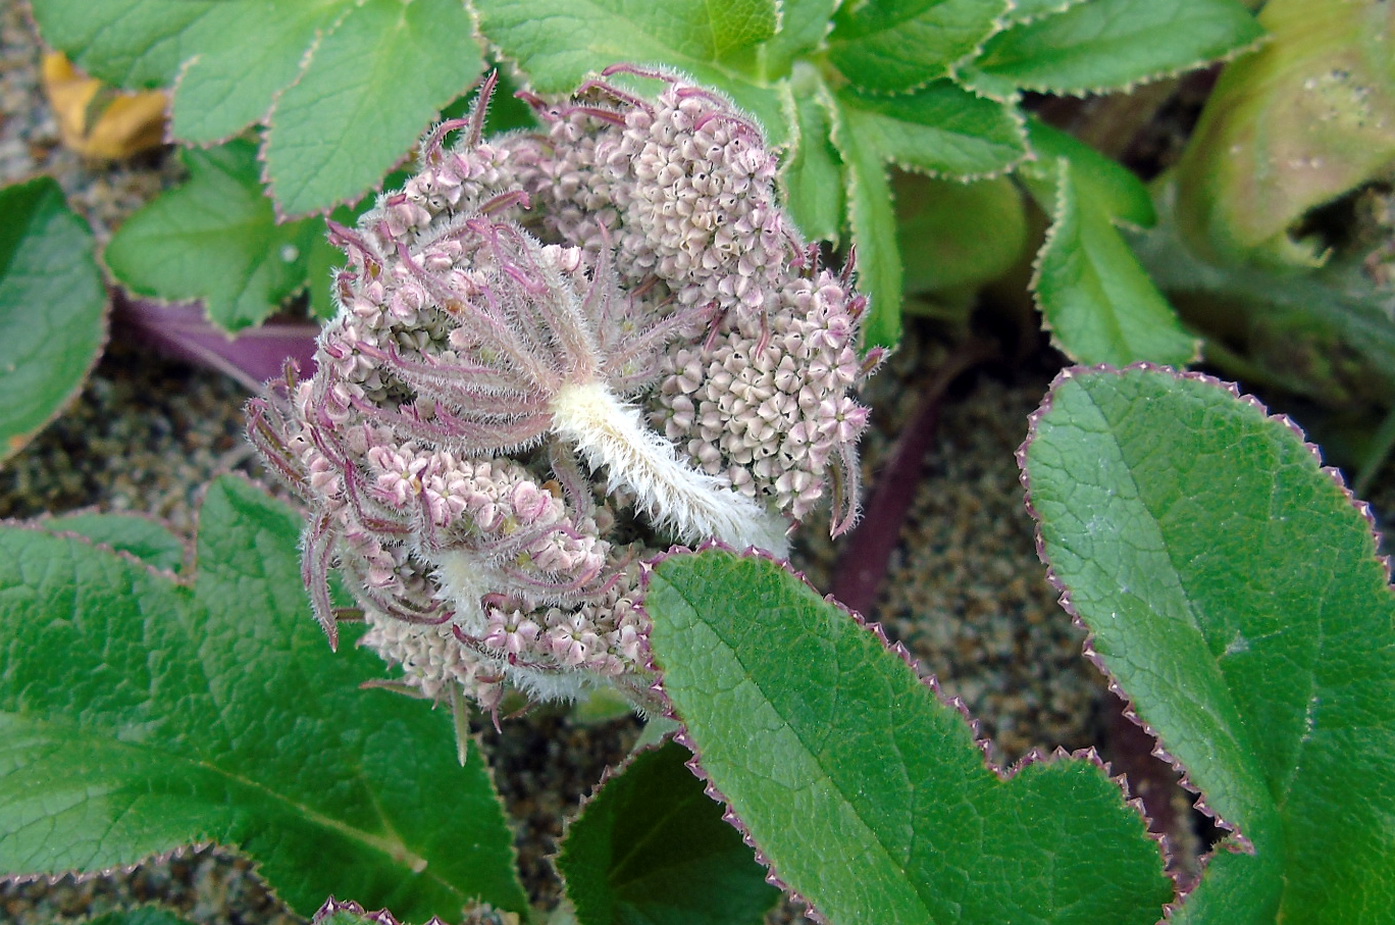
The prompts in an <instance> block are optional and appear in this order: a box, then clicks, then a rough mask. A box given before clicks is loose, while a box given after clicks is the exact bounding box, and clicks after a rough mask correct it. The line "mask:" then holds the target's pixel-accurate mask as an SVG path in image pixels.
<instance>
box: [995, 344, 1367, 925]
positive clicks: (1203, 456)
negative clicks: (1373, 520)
mask: <svg viewBox="0 0 1395 925" xmlns="http://www.w3.org/2000/svg"><path fill="white" fill-rule="evenodd" d="M1023 463H1024V466H1025V469H1026V472H1027V475H1028V478H1029V481H1030V495H1031V503H1032V507H1033V508H1034V511H1035V514H1036V516H1037V519H1038V522H1039V530H1040V535H1041V541H1042V548H1043V550H1044V555H1045V556H1046V557H1047V558H1048V559H1049V561H1050V566H1051V570H1052V572H1053V573H1054V575H1055V577H1056V579H1057V580H1059V581H1061V582H1062V583H1063V584H1064V586H1065V588H1066V591H1067V595H1068V599H1069V601H1070V605H1071V606H1072V608H1073V609H1075V610H1076V611H1077V612H1078V613H1079V615H1080V616H1081V618H1082V619H1084V621H1085V622H1086V624H1087V625H1088V626H1089V627H1090V630H1091V633H1092V639H1093V646H1094V649H1095V651H1096V652H1097V653H1098V654H1099V657H1100V658H1101V659H1102V661H1103V663H1104V666H1105V667H1106V668H1107V669H1108V670H1109V671H1110V673H1111V674H1112V675H1113V676H1114V679H1115V680H1116V681H1117V682H1118V684H1119V685H1120V686H1121V687H1122V688H1123V690H1124V691H1125V692H1126V694H1127V695H1128V696H1129V697H1130V698H1131V699H1132V701H1133V704H1134V708H1135V709H1136V710H1137V712H1138V713H1139V715H1140V716H1141V718H1142V719H1143V721H1145V722H1146V723H1147V724H1148V725H1149V727H1150V728H1152V729H1154V730H1156V731H1157V732H1158V734H1159V736H1160V738H1161V742H1162V745H1163V747H1164V748H1166V749H1167V750H1168V753H1169V754H1171V755H1172V756H1174V757H1176V758H1177V759H1178V760H1179V761H1180V762H1181V763H1182V764H1183V765H1184V766H1185V767H1186V768H1187V773H1188V777H1189V779H1190V781H1191V783H1192V784H1193V785H1194V786H1196V787H1197V788H1199V789H1200V791H1201V793H1202V794H1203V795H1204V798H1205V800H1206V804H1207V806H1208V807H1210V808H1211V809H1212V810H1213V811H1214V812H1215V813H1217V814H1218V815H1219V816H1220V817H1221V818H1222V819H1224V820H1226V821H1227V822H1228V823H1230V824H1231V825H1234V826H1238V828H1239V830H1240V833H1241V834H1242V835H1243V836H1245V838H1247V839H1248V841H1249V842H1250V843H1251V845H1252V846H1253V851H1252V852H1251V853H1246V852H1243V851H1242V852H1240V853H1230V852H1226V851H1224V850H1223V851H1222V852H1221V853H1219V854H1218V855H1217V856H1216V857H1215V858H1214V859H1213V860H1212V862H1211V864H1210V866H1209V867H1208V869H1207V871H1206V875H1205V877H1204V878H1203V880H1202V882H1201V884H1200V886H1199V887H1198V888H1197V890H1196V891H1195V892H1193V893H1192V894H1191V895H1190V896H1189V897H1188V899H1187V902H1186V903H1185V904H1184V905H1183V906H1182V909H1181V912H1180V914H1179V915H1177V916H1175V918H1176V920H1177V921H1181V922H1216V923H1220V922H1225V923H1227V925H1229V923H1237V925H1243V923H1251V922H1253V923H1260V922H1265V923H1273V922H1275V921H1290V922H1312V923H1325V922H1333V923H1336V922H1342V923H1349V922H1375V921H1384V920H1385V919H1386V918H1387V917H1388V913H1389V910H1390V907H1391V905H1390V901H1391V884H1395V829H1392V827H1391V825H1390V820H1391V818H1395V778H1392V777H1391V775H1390V773H1389V764H1390V755H1391V753H1392V751H1395V698H1393V697H1392V696H1391V691H1392V690H1395V630H1392V621H1395V598H1392V592H1391V588H1390V585H1389V576H1388V575H1387V573H1386V570H1385V568H1384V567H1383V566H1382V564H1381V562H1380V561H1379V560H1378V559H1377V558H1376V543H1375V538H1374V537H1373V535H1372V532H1371V524H1370V522H1369V521H1368V520H1367V518H1366V517H1365V516H1364V515H1363V512H1362V511H1361V510H1360V509H1359V508H1358V507H1357V506H1356V505H1354V504H1353V502H1352V499H1351V498H1350V497H1349V496H1348V495H1346V494H1345V492H1344V491H1343V489H1342V487H1341V485H1340V484H1339V483H1338V481H1337V479H1336V478H1335V477H1334V475H1333V473H1332V472H1331V471H1330V470H1326V471H1325V470H1323V469H1322V468H1321V463H1320V461H1319V460H1318V458H1317V456H1316V454H1315V453H1314V452H1313V450H1312V449H1311V448H1310V447H1308V446H1305V445H1304V443H1303V440H1302V438H1301V436H1300V435H1299V434H1297V433H1296V432H1295V431H1294V429H1293V427H1292V425H1291V424H1289V423H1288V422H1287V421H1285V420H1282V419H1276V418H1272V417H1268V416H1267V415H1266V414H1265V412H1264V409H1263V408H1262V407H1260V406H1259V405H1258V403H1257V402H1254V401H1241V400H1237V399H1236V398H1235V396H1234V395H1233V394H1232V393H1231V392H1230V391H1229V390H1228V389H1227V388H1225V387H1224V385H1223V384H1221V383H1217V382H1215V381H1214V380H1208V379H1202V378H1198V377H1187V376H1178V375H1176V374H1172V373H1168V372H1164V371H1152V370H1129V371H1126V372H1124V373H1118V372H1113V371H1090V370H1072V371H1069V372H1068V373H1067V374H1063V376H1062V377H1061V378H1059V379H1058V380H1057V382H1056V384H1055V386H1054V387H1053V389H1052V392H1051V395H1050V397H1049V399H1048V402H1047V404H1046V406H1045V410H1044V411H1043V412H1041V413H1039V415H1038V418H1037V419H1036V421H1035V423H1034V425H1033V436H1032V437H1031V438H1030V439H1029V442H1028V443H1027V444H1026V445H1025V446H1024V449H1023Z"/></svg>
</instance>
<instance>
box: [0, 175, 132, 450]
mask: <svg viewBox="0 0 1395 925" xmlns="http://www.w3.org/2000/svg"><path fill="white" fill-rule="evenodd" d="M0 215H3V216H4V223H3V226H0V387H2V388H3V389H4V392H5V399H6V400H5V403H4V406H3V408H0V460H3V459H5V458H7V457H9V456H10V455H12V454H13V453H15V452H16V451H17V450H19V449H20V447H22V446H24V444H25V443H27V442H28V441H29V439H30V438H31V437H33V436H34V434H36V433H37V432H38V431H39V430H40V429H41V428H42V427H43V426H44V425H45V424H47V423H48V422H49V420H50V419H51V418H52V417H53V416H54V415H56V414H57V413H58V412H59V411H60V410H61V409H62V408H63V406H64V405H65V404H67V402H68V400H69V399H70V398H72V397H73V396H74V395H75V394H77V391H78V389H79V388H80V387H81V386H82V382H83V380H84V379H86V378H87V372H88V370H90V369H91V368H92V364H94V363H96V362H97V357H98V356H99V355H100V353H101V350H102V344H103V343H105V341H106V334H107V331H106V316H107V306H108V299H107V290H106V286H105V284H104V283H103V282H102V271H101V270H100V269H99V268H98V266H97V259H96V257H95V256H94V255H93V240H92V232H91V231H89V230H88V228H87V225H86V224H85V223H84V222H83V220H82V219H81V218H79V217H78V216H77V215H76V214H74V213H73V211H72V210H71V209H69V208H68V203H67V202H66V200H64V198H63V191H62V190H61V189H60V188H59V186H58V184H57V183H56V182H55V181H54V180H52V179H50V178H48V177H41V178H39V179H37V180H31V181H30V182H28V183H22V184H18V185H15V186H9V187H6V188H5V189H3V190H0Z"/></svg>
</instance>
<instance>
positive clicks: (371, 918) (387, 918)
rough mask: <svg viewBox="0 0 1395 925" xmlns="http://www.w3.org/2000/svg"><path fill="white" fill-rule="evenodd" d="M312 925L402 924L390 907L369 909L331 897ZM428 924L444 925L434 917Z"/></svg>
mask: <svg viewBox="0 0 1395 925" xmlns="http://www.w3.org/2000/svg"><path fill="white" fill-rule="evenodd" d="M310 925H400V923H399V921H398V919H397V916H395V915H393V914H392V912H391V911H390V910H388V909H377V910H374V911H371V912H370V911H368V910H366V909H364V908H363V906H361V905H359V904H358V903H356V902H353V901H351V900H350V901H345V900H339V899H335V898H333V897H330V898H329V899H328V900H326V901H325V904H324V905H323V906H321V907H320V908H319V911H318V912H316V913H315V917H314V918H313V919H311V920H310ZM427 925H443V923H442V922H441V921H440V920H439V919H436V918H433V919H432V920H431V921H430V922H429V923H427Z"/></svg>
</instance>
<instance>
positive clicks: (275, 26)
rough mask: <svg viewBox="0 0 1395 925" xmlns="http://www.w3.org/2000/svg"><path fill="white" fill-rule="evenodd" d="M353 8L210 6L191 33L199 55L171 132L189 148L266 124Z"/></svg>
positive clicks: (187, 74)
mask: <svg viewBox="0 0 1395 925" xmlns="http://www.w3.org/2000/svg"><path fill="white" fill-rule="evenodd" d="M354 5H355V3H354V0H296V2H295V3H285V2H281V0H223V2H221V3H216V4H214V6H213V8H212V9H211V10H210V12H209V14H208V15H207V16H205V17H204V18H203V19H202V20H200V21H199V22H198V23H196V24H194V25H193V26H192V27H191V29H190V31H189V36H188V42H189V44H190V45H191V46H192V48H193V49H196V50H195V51H194V53H193V54H192V55H191V57H190V58H189V61H188V64H187V66H186V67H185V68H184V70H183V73H181V74H180V77H179V84H178V87H177V88H176V92H175V94H174V99H173V101H172V103H171V106H170V131H171V133H172V134H173V135H174V137H175V138H178V139H179V140H181V141H185V142H190V143H192V144H213V143H217V142H220V141H223V140H225V139H227V138H230V137H232V136H233V135H236V134H237V133H238V132H240V131H242V130H243V129H244V128H246V127H247V126H249V125H251V124H252V123H254V122H259V121H261V120H263V119H265V118H266V116H267V114H268V113H269V112H271V106H272V103H273V102H274V101H275V98H276V94H277V93H278V92H280V91H281V90H283V89H285V88H286V87H287V86H289V85H290V84H291V83H292V82H294V81H295V79H296V77H297V75H298V74H299V73H300V69H301V66H302V65H303V63H304V61H305V58H306V56H307V55H308V54H309V52H310V50H311V48H313V47H314V45H315V43H316V41H318V39H319V37H320V36H321V34H322V33H324V32H328V31H330V30H332V29H333V28H334V26H335V24H336V21H337V20H338V19H339V18H340V17H342V16H344V15H345V14H347V12H348V11H349V10H351V9H353V7H354Z"/></svg>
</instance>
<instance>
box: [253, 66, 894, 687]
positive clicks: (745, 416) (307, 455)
mask: <svg viewBox="0 0 1395 925" xmlns="http://www.w3.org/2000/svg"><path fill="white" fill-rule="evenodd" d="M610 73H611V72H608V74H607V76H610ZM644 76H647V77H654V78H660V79H661V80H662V81H663V82H664V84H665V88H664V90H663V92H662V93H661V94H660V95H659V96H658V97H657V99H645V98H642V97H639V96H635V95H633V94H631V93H628V92H626V91H624V90H622V89H620V88H618V87H616V86H614V85H612V84H609V83H607V82H605V81H604V80H600V81H593V82H591V83H588V84H587V85H585V86H583V87H582V88H581V90H580V91H578V93H577V94H576V96H575V97H574V98H573V99H571V100H569V101H566V102H564V103H562V104H560V105H551V104H549V103H546V102H544V101H543V100H541V99H537V98H534V99H533V100H532V103H533V105H534V106H535V107H536V109H537V112H538V115H539V117H540V120H541V121H542V123H543V124H544V125H545V126H546V131H545V132H541V133H519V134H510V135H506V136H503V137H500V138H496V139H492V140H490V141H486V140H485V139H484V135H483V125H484V120H485V111H486V108H487V106H488V102H489V97H490V93H491V91H492V85H486V87H485V89H484V90H483V91H482V92H481V94H480V98H479V101H478V102H477V103H476V106H475V109H474V112H473V114H472V115H471V117H470V118H468V119H466V120H461V121H460V122H459V123H447V124H445V125H442V126H440V127H439V128H438V129H436V130H435V131H433V132H432V133H431V134H430V135H428V137H427V138H426V139H425V141H424V142H423V144H422V148H421V155H420V162H421V164H420V172H419V173H418V174H416V175H415V176H413V177H412V178H411V179H410V180H409V181H408V182H407V184H406V186H405V187H404V188H403V189H402V190H400V191H396V192H391V193H388V194H385V195H383V196H382V197H380V199H379V201H378V205H377V207H376V208H375V209H373V210H372V211H370V212H369V213H367V214H366V215H365V216H364V217H363V219H362V220H361V221H360V222H359V224H358V227H357V229H352V230H351V229H348V228H342V227H336V228H335V229H334V231H333V236H334V240H335V241H336V243H338V244H339V245H341V246H342V247H343V248H344V249H345V251H346V253H347V254H348V267H347V268H346V269H345V270H344V271H343V272H342V273H341V274H340V276H339V279H338V283H337V299H338V302H339V314H338V316H337V317H336V318H335V320H334V321H332V322H331V323H330V324H329V325H328V326H327V327H326V328H325V330H324V332H323V334H322V336H321V338H320V347H319V353H318V357H317V359H318V366H319V369H318V371H317V373H316V374H315V376H314V377H313V378H311V379H309V380H306V381H303V382H295V383H292V388H291V390H290V395H289V403H288V406H287V408H286V409H285V410H284V411H282V410H278V409H277V408H276V407H275V406H274V405H273V404H272V403H269V402H267V401H262V400H259V401H256V402H253V404H252V406H251V414H252V428H251V432H252V434H253V437H254V440H255V441H256V442H257V445H258V446H259V447H260V448H261V450H262V452H263V454H264V455H265V456H266V458H267V459H268V461H269V462H270V463H272V464H273V465H274V467H275V468H276V469H277V470H278V471H280V472H281V473H283V474H284V475H286V476H287V477H288V478H289V479H290V481H291V482H292V483H293V484H294V485H295V487H296V488H297V489H298V490H299V491H300V493H301V494H302V495H303V497H304V498H305V500H306V501H307V503H308V504H309V505H310V507H311V521H310V526H309V528H308V529H307V531H306V534H305V538H304V574H305V580H306V582H307V583H308V585H309V587H310V589H311V592H312V597H313V599H314V604H315V610H316V613H317V615H318V616H319V618H320V620H321V621H322V622H323V623H324V625H325V627H326V629H327V630H328V631H329V633H330V635H331V638H334V636H335V614H336V612H335V607H334V604H333V602H332V600H331V594H330V589H329V574H330V571H331V569H332V567H333V566H334V565H336V564H338V565H339V566H341V567H342V569H343V570H344V571H345V572H346V573H347V575H348V576H349V578H350V583H351V585H352V588H353V591H354V593H355V595H356V597H357V598H358V601H359V604H360V606H361V608H362V610H363V613H364V617H365V619H366V620H367V622H368V623H369V624H370V625H371V631H370V632H369V633H368V634H367V635H366V636H365V637H364V639H363V643H364V644H365V645H368V646H370V647H372V648H373V649H376V650H377V651H378V652H380V653H381V654H382V655H383V657H384V658H385V659H387V660H388V661H390V662H393V663H396V664H400V665H401V666H402V669H403V671H404V679H405V682H406V684H407V685H408V686H410V687H411V688H413V689H415V690H416V691H417V692H419V693H420V694H421V695H423V696H426V697H430V698H437V699H447V700H450V701H451V702H455V698H456V696H457V692H458V691H463V692H464V693H465V694H467V695H468V696H469V697H470V698H472V699H473V700H475V701H476V702H478V703H479V704H481V705H482V706H483V707H485V708H486V709H490V710H497V707H498V705H499V703H500V700H501V698H502V696H503V695H504V693H505V692H506V690H507V689H508V688H515V689H518V690H521V691H523V692H524V693H526V694H527V695H528V696H529V697H531V698H533V699H538V700H552V699H559V698H571V697H574V696H576V695H577V694H578V693H579V692H580V691H581V690H582V689H583V688H585V687H586V686H588V685H592V684H594V683H597V682H599V681H602V680H609V681H613V682H615V683H617V684H618V685H620V686H621V687H622V688H625V689H628V690H629V691H631V692H632V693H633V694H634V695H635V697H636V699H637V700H638V701H639V702H641V703H648V702H650V700H649V699H647V698H648V697H652V695H646V693H645V689H646V688H647V687H648V684H649V681H648V680H647V672H646V669H645V661H644V649H643V644H642V639H643V637H644V635H645V633H646V631H647V629H648V627H647V621H646V618H645V617H644V616H643V614H642V612H640V611H639V610H637V608H636V607H635V606H634V601H635V594H636V591H637V588H638V581H639V578H640V576H641V574H642V571H643V567H644V566H643V564H644V563H645V562H646V561H647V560H649V559H652V558H653V557H654V556H655V555H657V554H659V553H660V552H661V551H662V550H664V549H666V548H668V546H669V545H671V544H672V543H674V542H681V543H689V544H695V543H698V542H701V541H703V540H706V539H709V538H716V539H719V540H722V541H724V542H726V543H728V544H730V545H731V546H733V547H736V548H738V549H742V548H746V547H756V548H759V549H763V550H766V551H769V552H771V553H774V554H775V555H779V556H783V555H785V554H786V552H787V550H788V544H787V540H786V533H787V532H788V531H789V530H790V529H791V528H792V526H793V525H794V524H795V523H797V522H798V521H799V520H800V519H802V518H804V517H805V516H806V515H807V514H808V513H809V512H810V511H811V510H813V509H814V508H815V506H816V505H818V504H819V503H821V502H823V501H825V500H826V499H831V501H832V503H833V505H834V507H835V515H834V520H833V531H834V533H835V534H837V533H841V532H843V531H844V530H846V529H847V528H848V527H849V526H850V525H851V524H852V523H853V521H854V519H855V517H856V510H857V492H858V464H857V458H856V448H855V447H856V441H857V439H858V437H859V435H860V434H861V432H862V430H863V429H864V427H865V425H866V421H867V409H866V408H865V407H863V406H861V405H859V404H858V403H857V402H856V401H855V400H854V399H853V398H852V397H851V396H850V395H849V390H850V389H851V388H852V387H853V386H855V385H856V384H857V383H858V382H859V381H861V380H862V378H863V377H864V376H866V375H867V374H868V373H869V372H870V371H871V370H872V369H873V368H874V367H875V366H876V365H877V362H878V361H879V359H880V356H881V353H880V351H875V352H873V353H872V354H870V355H869V356H867V357H862V356H860V355H859V354H858V352H857V344H858V330H859V320H860V318H861V316H862V314H863V311H864V308H865V305H866V303H865V300H864V299H863V298H862V297H860V296H858V295H857V293H856V292H855V291H854V290H853V288H852V283H851V274H850V272H849V271H845V272H844V273H842V274H835V273H834V272H832V271H830V270H829V269H827V268H824V267H822V266H820V264H819V260H818V253H817V249H816V248H813V247H810V246H808V245H807V244H806V243H805V242H804V240H803V239H802V238H801V237H800V235H799V234H798V232H797V231H796V230H795V228H794V227H793V225H792V223H791V222H790V221H789V219H788V218H787V217H786V215H785V213H784V211H783V210H782V209H781V207H780V206H779V204H778V203H777V201H776V198H775V191H774V178H775V173H776V168H777V163H776V158H775V156H774V155H773V154H772V153H771V152H770V151H768V150H767V149H766V147H765V145H764V143H763V140H762V137H761V132H760V130H759V129H758V128H757V126H756V125H755V124H753V123H752V122H751V121H750V120H749V119H748V118H747V117H745V116H744V115H743V114H741V113H740V112H739V111H737V110H736V109H734V108H733V107H732V105H731V104H730V103H729V102H728V101H727V100H726V99H724V98H723V97H721V96H720V95H718V94H715V93H713V92H712V91H709V90H706V89H703V88H700V87H697V86H693V85H691V84H688V83H686V82H685V81H683V80H680V79H678V78H674V77H668V76H666V75H660V74H646V75H644ZM454 131H459V132H460V133H461V137H460V140H459V142H458V143H457V144H456V145H455V146H454V147H447V146H446V139H447V136H448V135H449V134H450V133H451V132H454Z"/></svg>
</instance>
